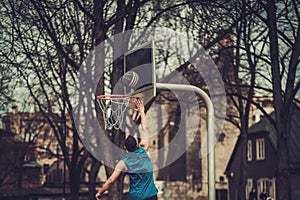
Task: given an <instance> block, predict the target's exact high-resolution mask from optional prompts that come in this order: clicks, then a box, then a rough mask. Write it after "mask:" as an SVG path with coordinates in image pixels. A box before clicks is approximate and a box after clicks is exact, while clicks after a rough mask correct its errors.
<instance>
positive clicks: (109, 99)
mask: <svg viewBox="0 0 300 200" xmlns="http://www.w3.org/2000/svg"><path fill="white" fill-rule="evenodd" d="M138 98H139V97H135V96H128V95H116V94H110V95H100V96H97V102H98V105H99V107H100V109H101V111H102V116H103V119H104V125H105V130H111V129H112V128H115V129H116V130H119V129H121V128H122V125H123V122H124V116H125V111H126V110H127V108H128V107H129V108H133V107H135V100H136V99H138Z"/></svg>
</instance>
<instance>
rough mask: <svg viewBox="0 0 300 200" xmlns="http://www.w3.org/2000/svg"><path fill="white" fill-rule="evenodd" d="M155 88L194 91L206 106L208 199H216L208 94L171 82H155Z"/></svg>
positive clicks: (211, 108)
mask: <svg viewBox="0 0 300 200" xmlns="http://www.w3.org/2000/svg"><path fill="white" fill-rule="evenodd" d="M156 88H157V89H159V90H172V91H194V92H196V93H197V94H199V95H200V96H201V98H202V99H203V100H204V102H205V105H206V108H207V143H208V145H207V152H208V155H207V160H208V199H209V200H215V199H216V187H215V183H216V182H215V150H214V144H215V132H214V123H215V122H214V121H215V118H214V107H213V104H212V102H211V100H210V98H209V96H208V95H207V94H206V93H205V92H204V91H203V90H202V89H200V88H198V87H196V86H193V85H184V84H171V83H156Z"/></svg>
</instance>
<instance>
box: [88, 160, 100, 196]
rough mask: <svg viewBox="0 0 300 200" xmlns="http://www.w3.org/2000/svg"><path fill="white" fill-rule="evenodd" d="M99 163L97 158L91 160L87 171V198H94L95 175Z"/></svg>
mask: <svg viewBox="0 0 300 200" xmlns="http://www.w3.org/2000/svg"><path fill="white" fill-rule="evenodd" d="M100 166H101V163H100V162H99V161H97V160H93V164H92V167H91V171H90V173H89V199H94V198H95V194H96V193H97V191H96V181H97V175H98V172H99V169H100Z"/></svg>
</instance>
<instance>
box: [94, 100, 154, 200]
mask: <svg viewBox="0 0 300 200" xmlns="http://www.w3.org/2000/svg"><path fill="white" fill-rule="evenodd" d="M136 107H137V109H136V110H137V111H138V112H139V114H140V117H141V129H142V131H141V134H142V135H141V136H142V137H141V141H140V143H139V144H137V141H136V139H135V138H134V137H133V136H131V135H130V136H128V137H127V138H126V140H125V147H126V150H127V154H126V155H125V156H124V157H123V158H122V159H121V160H120V161H119V162H118V163H117V165H116V168H115V170H114V171H113V173H112V175H111V176H110V177H109V178H108V179H107V181H106V182H105V183H104V185H103V186H102V188H101V189H100V190H99V192H98V193H97V194H96V199H97V200H99V199H101V196H102V195H103V193H104V192H105V191H106V190H109V188H110V187H111V186H112V185H113V184H114V182H115V181H116V180H117V179H118V177H119V176H120V174H121V173H122V171H125V172H126V173H127V174H128V175H129V178H130V190H129V200H157V189H156V187H155V185H154V180H153V168H152V163H151V159H150V158H149V156H148V153H147V152H148V146H149V141H148V139H147V138H146V137H147V135H148V127H147V119H146V115H145V111H144V105H143V103H142V101H141V100H139V99H138V100H137V101H136Z"/></svg>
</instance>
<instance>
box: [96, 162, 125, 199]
mask: <svg viewBox="0 0 300 200" xmlns="http://www.w3.org/2000/svg"><path fill="white" fill-rule="evenodd" d="M126 169H127V167H126V164H125V162H124V161H123V160H120V161H119V162H118V163H117V165H116V168H115V170H114V171H113V173H112V174H111V176H110V177H109V178H108V179H107V181H106V182H105V183H104V185H103V186H102V188H101V189H100V190H99V191H98V193H97V194H96V199H97V200H98V199H101V196H102V195H103V193H104V192H105V191H107V190H109V189H110V188H111V186H112V185H113V184H114V183H115V182H116V180H117V179H118V178H119V176H120V175H121V173H122V171H125V170H126Z"/></svg>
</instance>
